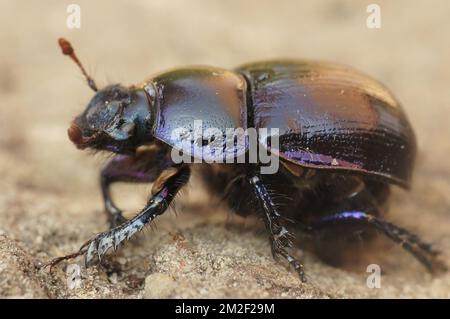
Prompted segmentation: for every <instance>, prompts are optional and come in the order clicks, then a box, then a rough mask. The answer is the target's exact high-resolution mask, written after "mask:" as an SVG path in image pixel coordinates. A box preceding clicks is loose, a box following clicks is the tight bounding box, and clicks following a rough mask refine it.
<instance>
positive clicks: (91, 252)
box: [48, 165, 190, 267]
mask: <svg viewBox="0 0 450 319" xmlns="http://www.w3.org/2000/svg"><path fill="white" fill-rule="evenodd" d="M174 168H175V170H172V173H171V174H161V177H160V178H158V180H159V179H161V182H160V183H158V184H159V185H160V186H159V187H158V188H157V189H155V193H154V195H153V196H152V197H151V198H150V200H149V201H148V202H147V205H146V206H145V207H144V209H143V210H142V211H141V212H140V213H139V214H137V215H136V216H135V217H134V218H132V219H130V220H128V221H126V222H125V223H123V224H121V225H119V226H117V227H115V228H113V229H111V230H108V231H106V232H103V233H100V234H98V235H96V236H95V237H94V238H92V239H90V240H89V241H87V242H86V243H85V244H83V245H82V246H81V248H80V250H79V251H78V252H77V253H75V254H70V255H67V256H64V257H59V258H55V259H53V260H52V261H51V262H50V263H48V265H49V266H50V267H53V266H54V265H56V264H58V263H59V262H61V261H62V260H66V259H71V258H74V257H77V256H81V255H85V264H86V267H89V266H90V265H92V264H94V263H95V262H96V261H99V260H100V259H101V257H102V256H103V255H104V254H105V253H106V252H107V251H108V250H109V249H110V248H113V249H114V250H116V249H117V247H118V246H119V245H120V244H121V243H123V242H124V241H125V240H128V239H130V238H131V237H132V236H133V235H135V234H136V233H137V232H139V231H140V230H142V229H143V228H144V226H145V225H146V224H148V223H149V222H151V221H152V220H154V219H155V218H156V217H157V216H159V215H161V214H162V213H164V212H165V211H166V209H167V208H168V206H169V204H170V202H171V201H172V200H173V198H174V197H175V195H176V194H177V193H178V191H179V190H180V188H181V187H182V186H183V185H185V184H186V183H187V182H188V180H189V176H190V169H189V167H188V166H187V165H182V166H178V167H174Z"/></svg>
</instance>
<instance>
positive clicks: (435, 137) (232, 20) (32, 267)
mask: <svg viewBox="0 0 450 319" xmlns="http://www.w3.org/2000/svg"><path fill="white" fill-rule="evenodd" d="M77 3H79V4H80V6H81V10H82V11H81V14H82V27H81V29H79V30H76V29H75V30H69V29H67V27H66V8H65V7H64V6H60V5H58V6H57V5H55V4H54V3H53V2H50V1H46V2H39V4H38V3H35V4H34V3H24V2H17V1H2V2H1V3H0V12H2V14H3V15H4V16H2V18H1V19H0V29H1V30H8V32H2V33H0V43H2V50H1V51H0V97H1V101H2V104H1V106H0V176H1V178H0V189H1V190H2V191H1V193H0V297H8V298H13V297H18V298H46V297H48V298H189V297H200V298H204V297H206V298H210V297H255V298H265V297H274V298H355V297H369V298H377V297H397V298H405V297H406V298H407V297H414V298H415V297H425V298H427V297H439V298H449V297H450V274H449V273H443V274H438V275H436V276H432V275H430V274H428V273H426V272H425V271H424V269H423V268H422V267H421V266H420V265H419V264H418V263H417V262H416V261H415V260H414V259H413V258H411V257H410V256H409V255H408V254H406V253H404V252H403V251H402V250H401V249H400V248H398V247H395V245H392V244H390V243H389V242H387V241H385V240H382V239H377V240H375V241H373V242H372V243H361V249H358V251H357V252H356V251H355V252H353V251H349V252H348V253H347V254H346V255H347V256H348V262H347V263H346V264H345V265H344V266H342V267H339V268H336V267H331V266H329V265H326V264H325V263H324V262H322V261H321V260H320V259H318V258H317V256H316V255H315V254H313V253H311V252H310V251H308V250H299V251H298V252H297V253H298V255H299V256H300V257H301V258H302V260H303V261H304V264H305V267H306V271H307V275H308V278H309V282H308V283H307V284H301V283H300V282H299V281H298V279H297V277H296V275H295V274H294V273H293V272H292V271H289V270H288V269H287V268H286V267H285V266H284V265H282V264H279V263H276V262H275V261H273V260H272V257H271V254H270V249H269V245H268V243H267V240H266V237H265V235H264V231H263V228H262V226H261V225H260V223H259V222H258V221H254V220H252V219H251V218H250V219H247V220H242V219H240V218H238V217H232V216H231V215H230V212H228V211H227V210H226V209H224V208H223V207H220V206H218V205H217V203H216V202H215V201H214V200H211V199H209V198H208V196H207V195H206V193H207V192H206V191H205V190H201V188H200V186H199V184H198V183H196V182H195V181H194V182H193V184H192V185H191V186H190V187H188V189H187V191H186V192H185V194H184V195H183V196H181V197H180V198H179V199H180V201H179V204H178V208H177V212H178V214H177V217H175V215H174V214H173V213H168V214H165V215H164V216H162V217H161V218H160V219H159V220H158V221H157V227H156V228H155V230H152V229H146V230H145V231H144V233H143V234H141V235H140V236H139V237H138V238H136V239H135V240H132V242H130V243H128V244H127V245H126V246H125V247H124V248H122V249H121V250H120V251H119V252H118V253H117V254H116V255H115V256H109V257H108V258H106V260H105V262H104V264H103V265H102V267H99V268H92V269H91V268H90V269H88V270H86V269H85V268H84V267H80V268H79V270H80V278H79V279H77V277H73V274H76V273H77V268H76V266H74V265H78V263H80V264H81V261H80V260H75V261H74V265H70V263H65V264H63V265H61V266H59V267H57V268H55V269H54V270H53V272H49V271H48V270H42V269H40V267H41V265H42V264H43V263H45V262H46V261H48V260H49V259H50V258H52V257H56V256H61V255H63V254H67V253H70V252H73V251H76V250H77V249H78V247H79V246H80V245H81V244H82V243H83V242H84V241H85V240H86V239H88V238H89V237H91V236H92V234H95V233H98V232H100V231H103V230H105V229H106V223H105V219H104V216H103V214H102V205H101V201H100V193H99V189H98V187H97V183H98V182H97V181H98V175H97V174H98V169H99V167H100V166H101V164H102V163H103V160H104V157H102V156H101V155H96V156H89V155H88V154H86V153H83V152H80V151H77V150H76V149H75V148H74V147H73V146H72V145H71V144H70V143H69V141H68V139H67V136H66V129H67V127H68V123H69V122H70V120H71V119H72V117H73V116H74V115H76V114H77V113H78V112H80V111H81V110H82V109H83V108H84V105H85V103H86V102H87V101H88V99H89V98H90V96H91V95H92V92H90V91H89V89H88V88H87V86H86V85H85V83H84V81H83V80H82V79H81V76H80V75H79V71H78V70H77V69H75V66H74V65H72V64H71V63H70V62H69V61H68V60H67V59H66V58H64V57H62V56H61V55H60V52H59V49H58V48H57V46H56V39H57V37H59V36H65V37H68V38H70V39H71V40H72V42H73V43H74V45H75V47H76V50H77V51H78V55H79V56H80V58H81V59H82V60H83V61H84V63H85V64H86V66H87V67H88V69H89V70H92V69H93V66H95V69H96V72H95V73H94V74H93V76H94V77H95V78H96V79H97V82H98V84H99V85H100V86H103V85H105V84H106V83H107V81H104V76H103V75H109V76H111V75H112V76H113V78H114V79H115V80H116V81H117V80H118V79H120V82H124V83H136V82H139V81H141V80H142V79H144V78H146V77H148V76H149V75H150V74H151V73H154V72H157V71H161V70H164V69H167V68H170V67H174V66H177V65H185V64H211V65H217V66H223V67H233V66H235V65H237V64H239V63H243V62H247V61H251V60H255V59H264V58H269V57H275V56H290V57H309V58H311V57H314V58H318V59H325V60H331V61H337V62H341V63H346V64H351V65H353V66H355V67H356V68H358V69H361V70H363V71H365V72H367V73H369V74H371V75H373V76H374V77H375V78H377V79H379V80H381V81H382V82H383V83H385V84H386V85H387V86H388V87H389V88H391V89H392V91H393V92H395V94H396V95H397V96H398V98H399V99H400V100H401V101H402V102H403V104H404V106H405V109H406V112H407V113H408V115H409V117H410V119H411V122H412V124H413V127H414V128H415V130H416V134H417V137H418V141H419V148H420V154H419V158H418V162H417V169H416V174H415V179H414V184H413V188H412V190H411V192H409V193H407V192H405V191H402V190H399V189H394V190H393V195H392V200H391V207H390V214H389V216H388V218H389V219H390V220H391V221H393V222H395V223H398V224H400V225H403V226H405V227H406V228H409V229H411V230H413V231H414V232H416V233H418V234H420V235H421V236H422V237H423V238H424V239H426V240H427V241H430V242H433V243H434V244H435V245H436V247H438V248H439V249H441V250H442V251H443V255H442V259H443V260H444V261H445V262H447V264H450V164H449V154H450V143H449V140H448V138H449V136H450V126H449V125H448V117H449V115H450V95H449V94H448V86H449V84H450V74H449V72H447V71H448V69H449V67H450V39H449V38H448V33H449V31H450V22H449V20H448V16H447V12H448V11H449V9H450V3H449V2H448V1H433V5H432V6H430V5H429V4H428V3H425V2H424V3H416V4H414V6H411V5H410V3H409V2H407V1H406V0H405V1H395V2H392V1H377V3H378V4H379V5H380V7H381V10H382V19H383V20H382V28H381V29H379V30H371V29H368V28H367V27H366V24H365V23H366V18H367V13H366V7H365V5H363V3H361V4H358V5H356V4H355V2H352V1H332V0H330V1H314V2H311V3H308V4H306V3H304V2H300V1H285V2H283V3H277V4H276V6H277V7H276V8H274V5H275V2H273V1H261V0H254V1H253V0H252V1H238V0H236V1H199V0H195V1H189V3H187V2H186V1H172V2H170V4H169V3H167V2H166V1H150V2H146V1H127V2H126V3H122V4H114V5H110V4H109V2H108V3H107V2H106V1H99V2H95V3H93V2H92V1H87V0H86V1H84V0H83V1H81V0H80V1H77ZM6 13H7V14H6ZM186 13H189V14H186ZM19 21H20V23H19ZM117 21H119V22H120V23H117ZM13 25H14V28H12V27H11V26H13ZM105 26H107V27H105ZM117 76H120V78H117ZM116 81H115V82H116ZM108 82H109V83H110V82H111V81H108ZM149 190H150V186H129V185H120V186H117V187H115V189H114V194H115V196H116V198H118V203H119V205H120V206H121V207H124V208H126V209H128V210H129V211H130V212H131V211H137V210H138V209H139V208H140V207H141V206H142V205H143V203H144V202H145V198H146V195H147V194H148V193H149ZM230 216H231V218H230ZM370 263H376V264H379V265H380V266H381V269H382V272H383V273H382V277H381V288H380V289H369V288H368V287H367V285H366V280H367V276H368V275H369V274H368V273H367V272H366V267H367V265H368V264H370ZM74 267H75V268H74ZM74 269H75V273H74V272H73V271H74ZM68 270H69V271H68ZM66 271H68V272H69V273H70V274H71V275H68V274H67V273H66Z"/></svg>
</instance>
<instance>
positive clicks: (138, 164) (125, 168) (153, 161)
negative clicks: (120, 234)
mask: <svg viewBox="0 0 450 319" xmlns="http://www.w3.org/2000/svg"><path fill="white" fill-rule="evenodd" d="M170 165H171V163H170V160H168V159H167V158H166V157H165V152H164V151H163V150H160V149H158V148H157V147H156V146H155V147H150V148H148V149H142V150H138V151H137V153H136V155H135V156H128V155H116V156H115V157H114V158H112V159H111V160H110V161H109V162H108V163H107V164H106V165H105V167H104V168H103V169H102V171H101V174H100V186H101V190H102V196H103V202H104V205H105V212H106V214H107V217H108V221H109V224H110V228H114V227H116V226H118V225H120V224H122V223H124V222H125V221H126V219H125V217H123V215H122V211H121V210H120V209H119V208H118V207H117V206H116V205H115V204H114V201H113V200H112V196H111V192H110V189H111V185H112V184H113V183H116V182H131V183H151V182H153V181H154V180H155V179H156V178H157V177H158V176H159V175H160V173H161V172H162V171H163V170H164V169H166V168H167V167H169V166H170Z"/></svg>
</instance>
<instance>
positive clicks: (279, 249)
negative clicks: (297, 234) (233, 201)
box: [249, 175, 306, 282]
mask: <svg viewBox="0 0 450 319" xmlns="http://www.w3.org/2000/svg"><path fill="white" fill-rule="evenodd" d="M249 182H250V184H251V185H252V186H253V191H254V193H255V195H256V198H257V199H258V202H259V203H260V205H261V209H262V210H263V212H264V224H265V226H266V229H267V231H268V232H269V240H270V243H271V247H272V254H273V256H274V258H276V257H277V256H278V255H280V256H282V257H284V258H285V259H286V260H287V261H288V262H289V264H290V265H292V266H293V267H294V269H295V271H296V272H297V274H298V276H299V277H300V280H301V281H302V282H306V277H305V272H304V267H303V265H302V264H301V263H300V262H299V261H298V260H297V259H295V258H294V257H293V256H291V255H290V254H289V253H288V252H287V250H286V249H287V248H290V247H292V242H291V239H290V238H289V237H290V236H292V235H291V234H290V233H289V231H288V230H287V229H286V228H285V227H284V226H283V223H282V221H283V217H282V216H281V215H280V213H279V212H278V211H277V209H276V206H275V204H274V202H273V200H272V198H271V196H270V193H269V192H268V190H267V188H266V186H265V185H264V183H263V182H262V180H261V178H260V177H259V176H258V175H252V176H251V177H249Z"/></svg>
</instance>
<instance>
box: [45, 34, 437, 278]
mask: <svg viewBox="0 0 450 319" xmlns="http://www.w3.org/2000/svg"><path fill="white" fill-rule="evenodd" d="M59 44H60V46H61V48H62V50H63V53H64V54H66V55H69V56H70V57H71V58H72V59H73V60H74V61H75V62H76V63H77V64H78V66H79V67H80V68H81V70H82V72H83V74H84V75H85V77H86V79H87V81H88V84H89V86H90V87H91V88H92V89H93V90H94V91H96V94H95V96H94V97H93V98H92V100H91V101H90V102H89V104H88V106H87V108H86V109H85V110H84V112H83V113H81V114H80V115H79V116H78V117H76V119H75V120H74V121H73V122H72V124H71V126H70V128H69V130H68V135H69V138H70V140H71V141H72V142H73V143H74V144H75V145H76V146H77V147H78V148H80V149H84V148H92V149H96V150H104V151H109V152H113V153H116V154H117V155H116V156H115V157H114V158H112V159H111V160H110V161H109V162H108V163H107V165H106V166H105V167H104V168H103V170H102V171H101V175H100V180H101V190H102V194H103V200H104V204H105V211H106V213H107V215H108V218H109V222H110V226H111V228H110V230H108V231H105V232H103V233H100V234H98V235H97V236H95V237H94V238H92V239H91V240H89V241H88V242H86V243H85V244H84V245H83V246H82V247H81V249H80V251H79V252H77V253H75V254H72V255H69V256H65V257H60V258H57V259H55V260H53V261H52V262H51V263H50V264H51V265H52V266H53V265H54V264H56V263H58V262H59V261H61V260H64V259H67V258H72V257H75V256H79V255H84V256H85V263H86V265H87V266H89V265H92V264H93V263H95V262H98V261H99V260H100V259H101V257H102V256H103V255H104V254H105V253H106V252H107V251H108V250H109V249H110V248H113V249H114V250H115V249H117V247H118V246H119V245H120V244H121V243H123V242H124V241H126V240H128V239H129V238H130V237H132V236H133V235H135V234H136V233H138V232H139V231H140V230H141V229H142V228H143V227H144V226H145V225H146V224H148V223H150V222H151V221H152V220H153V219H155V218H156V217H157V216H158V215H161V214H162V213H164V211H165V210H166V209H167V208H168V206H169V204H170V202H171V201H172V200H173V199H174V197H175V196H176V194H177V192H178V191H179V190H180V189H181V188H182V187H183V186H184V185H185V184H186V183H187V182H188V180H189V177H190V174H191V168H192V165H190V164H188V163H181V164H176V163H174V162H173V161H172V159H171V156H170V152H171V150H172V148H173V147H175V145H178V143H179V142H180V141H179V140H178V138H181V137H177V136H174V135H173V134H171V133H172V132H173V130H175V129H176V128H177V127H184V128H187V129H188V130H192V125H193V124H192V123H193V121H195V120H201V121H202V123H203V125H204V128H205V129H206V128H212V127H214V128H215V129H218V130H219V131H220V132H222V133H223V134H225V130H226V129H227V128H230V127H231V128H243V129H247V128H255V129H260V128H269V129H272V128H274V129H277V130H278V135H277V137H278V138H279V149H273V148H271V143H270V140H271V138H273V136H271V135H270V134H269V135H266V136H259V137H258V142H259V147H262V148H264V149H266V150H267V151H269V152H272V153H273V154H276V156H277V158H279V160H280V163H281V165H280V169H279V171H278V172H276V173H275V174H272V175H261V174H260V173H259V170H258V168H259V165H258V164H257V163H256V164H254V163H253V164H250V163H247V164H246V163H242V164H237V163H236V164H219V163H213V164H211V163H203V164H201V165H200V166H201V168H200V171H201V172H202V173H203V175H204V176H205V177H206V178H205V181H206V183H207V185H208V189H209V190H210V191H211V192H216V193H217V194H218V195H221V196H224V198H226V202H227V203H228V204H229V205H230V206H231V208H233V210H234V211H235V212H236V213H238V214H241V215H248V214H250V213H254V214H257V215H259V216H260V217H261V218H262V219H263V220H264V223H265V226H266V229H267V233H268V237H269V240H270V244H271V248H272V253H273V255H274V256H280V257H282V258H284V259H285V260H287V262H288V263H289V264H291V265H292V266H293V268H294V269H295V270H296V272H297V273H298V275H299V276H300V279H301V280H302V281H305V272H304V267H303V265H302V263H301V262H300V261H299V260H297V259H296V258H295V257H294V255H293V254H292V252H290V250H291V249H290V248H291V247H292V245H293V240H292V239H293V234H294V231H295V230H302V231H306V232H310V233H311V234H313V235H314V234H315V233H317V232H318V231H319V230H322V229H324V228H326V227H327V228H333V227H336V226H337V225H338V224H339V225H341V226H342V227H343V226H345V225H346V224H348V225H350V224H351V225H353V226H355V225H356V226H357V227H360V228H367V229H374V230H378V231H379V232H381V233H382V234H384V235H386V236H387V237H388V238H390V239H391V240H393V241H394V242H397V243H399V244H401V246H402V247H403V248H404V249H406V250H407V251H408V252H410V253H411V254H412V255H413V256H414V257H416V258H417V259H418V260H419V261H420V262H421V263H422V264H423V265H425V266H426V267H427V268H428V269H429V270H435V269H437V268H441V267H442V264H441V263H440V262H439V261H438V260H437V255H438V253H437V252H436V251H435V250H434V249H433V248H432V247H431V245H429V244H427V243H425V242H423V241H422V240H420V239H419V238H418V237H417V236H415V235H413V234H411V233H410V232H408V231H407V230H405V229H403V228H400V227H398V226H396V225H394V224H392V223H389V222H387V221H385V220H384V219H383V217H382V216H381V210H380V207H381V206H382V204H384V203H385V202H386V199H387V198H388V195H389V189H390V186H391V184H397V185H399V186H401V187H404V188H408V187H409V185H410V182H411V174H412V170H413V167H414V160H415V155H416V139H415V136H414V132H413V130H412V128H411V125H410V123H409V121H408V119H407V117H406V115H405V113H404V111H403V109H402V107H401V106H400V104H399V102H398V101H397V100H396V99H395V97H394V96H393V95H392V94H391V93H390V92H389V91H388V90H387V89H386V88H385V87H384V86H383V85H381V84H380V83H378V82H377V81H375V80H373V79H371V78H370V77H368V76H366V75H364V74H361V73H359V72H357V71H355V70H353V69H351V68H349V67H345V66H341V65H337V64H332V63H324V62H314V61H304V60H273V61H265V62H259V63H252V64H247V65H244V66H241V67H239V68H237V69H235V70H232V71H229V70H224V69H221V68H216V67H186V68H179V69H175V70H172V71H169V72H165V73H160V74H158V75H156V76H154V77H152V78H150V79H149V80H146V81H144V82H142V83H140V84H138V85H132V86H129V87H126V86H122V85H119V84H117V85H110V86H107V87H105V88H103V89H101V90H98V89H97V86H96V84H95V82H94V81H93V80H92V78H91V77H89V76H88V75H87V73H86V72H85V71H84V69H83V67H82V65H81V63H80V61H79V60H78V58H77V56H76V55H75V53H74V50H73V48H72V47H71V45H70V44H69V42H67V41H66V40H64V39H59ZM191 142H192V144H195V143H197V141H195V140H192V141H191ZM209 142H211V141H206V143H203V141H202V142H201V143H200V144H199V145H198V147H205V146H207V144H208V143H209ZM181 151H187V150H184V149H181ZM247 151H248V149H246V148H245V147H244V148H241V149H239V150H238V152H237V153H239V152H241V153H244V154H245V152H247ZM237 155H239V154H236V156H237ZM116 182H144V183H153V189H152V196H151V198H150V199H149V200H148V203H147V205H146V206H145V207H144V208H143V209H142V211H141V212H139V213H138V214H137V215H136V216H135V217H134V218H132V219H129V220H126V219H125V218H124V217H123V216H122V213H121V210H120V209H119V208H118V207H117V206H116V205H115V204H114V201H113V200H112V198H111V195H110V191H109V190H110V186H111V184H112V183H116ZM224 190H225V191H224ZM222 193H224V194H222ZM280 195H281V196H280ZM248 198H251V200H248ZM280 198H289V201H288V205H283V206H282V205H279V202H278V201H279V200H280Z"/></svg>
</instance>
